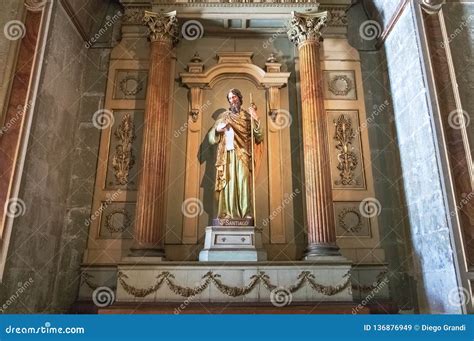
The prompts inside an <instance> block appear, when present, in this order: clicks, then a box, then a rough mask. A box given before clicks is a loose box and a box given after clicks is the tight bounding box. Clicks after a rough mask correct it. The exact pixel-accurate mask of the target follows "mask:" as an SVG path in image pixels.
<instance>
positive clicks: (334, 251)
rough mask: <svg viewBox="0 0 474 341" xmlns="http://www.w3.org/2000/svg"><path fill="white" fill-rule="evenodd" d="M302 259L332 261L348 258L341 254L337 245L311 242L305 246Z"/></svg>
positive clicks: (344, 260)
mask: <svg viewBox="0 0 474 341" xmlns="http://www.w3.org/2000/svg"><path fill="white" fill-rule="evenodd" d="M303 260H307V261H318V260H321V261H330V262H332V261H334V262H339V261H342V262H347V261H348V260H347V259H346V258H345V257H344V256H342V255H341V252H340V250H339V247H338V246H337V245H328V244H311V245H308V247H307V248H306V252H305V255H304V257H303Z"/></svg>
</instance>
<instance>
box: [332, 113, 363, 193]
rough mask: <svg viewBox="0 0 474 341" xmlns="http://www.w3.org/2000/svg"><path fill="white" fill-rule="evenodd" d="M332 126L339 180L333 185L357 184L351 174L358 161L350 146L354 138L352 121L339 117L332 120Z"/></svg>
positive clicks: (342, 116)
mask: <svg viewBox="0 0 474 341" xmlns="http://www.w3.org/2000/svg"><path fill="white" fill-rule="evenodd" d="M334 125H335V126H336V129H335V135H334V139H335V140H336V141H337V144H336V149H337V151H338V154H337V160H338V161H339V163H338V165H337V169H338V170H339V171H340V174H339V176H340V179H339V180H336V181H335V183H336V185H353V184H358V181H357V180H356V179H355V178H354V173H353V171H354V170H355V169H356V167H357V164H358V159H357V155H356V153H355V152H354V147H353V146H352V141H353V140H354V138H355V133H354V130H353V128H352V121H351V119H350V118H346V116H344V115H341V116H339V118H338V119H337V121H336V120H334Z"/></svg>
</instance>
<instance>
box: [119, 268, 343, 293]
mask: <svg viewBox="0 0 474 341" xmlns="http://www.w3.org/2000/svg"><path fill="white" fill-rule="evenodd" d="M220 277H221V276H220V275H219V274H215V273H213V272H212V271H209V272H208V273H206V274H205V275H204V276H203V277H202V281H201V283H200V284H199V285H198V286H196V287H194V288H190V287H183V286H180V285H178V284H176V283H175V282H174V278H175V277H174V275H173V274H171V273H170V272H168V271H163V272H161V273H160V274H158V276H156V279H157V281H156V283H155V284H153V285H151V286H150V287H148V288H135V287H133V286H131V285H129V284H127V282H126V281H125V279H127V278H128V276H127V275H126V274H124V273H123V272H119V273H118V280H119V283H120V285H121V286H122V288H123V289H124V290H125V291H126V292H127V293H128V294H130V295H132V296H134V297H145V296H148V295H150V294H152V293H154V292H156V291H158V290H159V289H160V288H161V286H162V285H163V283H166V285H167V286H168V288H169V289H170V290H171V291H172V292H173V293H175V294H177V295H180V296H182V297H190V296H195V295H199V294H200V293H202V292H203V291H204V290H205V289H206V288H207V287H208V286H209V285H210V284H211V283H212V284H214V285H215V286H216V288H217V289H218V290H219V291H220V292H221V293H223V294H224V295H227V296H230V297H238V296H244V295H247V294H248V293H250V292H251V291H252V290H253V289H254V288H255V287H256V286H257V284H259V283H262V284H263V286H264V287H265V288H266V289H267V290H269V291H273V290H275V289H277V288H278V287H277V286H276V285H274V284H272V283H271V282H270V277H268V275H266V274H265V272H263V271H261V272H259V273H258V274H256V275H253V276H252V277H250V282H249V283H248V284H247V285H245V286H243V287H232V286H229V285H226V284H224V283H222V281H221V280H220ZM343 278H345V280H344V282H342V283H341V284H338V285H336V286H332V285H322V284H319V283H317V282H316V281H315V277H314V275H313V274H312V273H311V272H309V271H303V272H301V273H300V274H299V275H298V277H297V280H296V283H295V284H293V285H290V286H289V287H287V288H283V289H282V290H286V291H288V292H290V293H294V292H296V291H298V290H299V289H300V288H302V287H303V285H304V284H305V283H306V282H307V283H308V284H309V286H310V287H311V288H312V289H313V290H315V291H317V292H319V293H320V294H323V295H326V296H333V295H336V294H338V293H340V292H342V291H343V290H345V289H346V288H347V287H348V286H349V285H350V273H349V272H348V273H346V274H345V275H344V276H343Z"/></svg>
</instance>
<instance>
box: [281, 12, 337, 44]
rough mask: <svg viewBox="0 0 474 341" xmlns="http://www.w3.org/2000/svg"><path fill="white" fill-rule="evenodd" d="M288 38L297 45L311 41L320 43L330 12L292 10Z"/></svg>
mask: <svg viewBox="0 0 474 341" xmlns="http://www.w3.org/2000/svg"><path fill="white" fill-rule="evenodd" d="M291 15H292V19H291V21H290V24H289V26H290V29H289V30H288V38H289V39H290V41H291V42H292V43H294V44H295V45H296V46H299V45H300V44H302V43H304V42H306V41H311V42H316V43H318V44H319V43H320V42H321V41H322V40H323V37H322V30H323V29H324V28H325V27H326V25H327V23H328V18H329V14H328V12H327V11H325V12H312V13H298V12H292V13H291Z"/></svg>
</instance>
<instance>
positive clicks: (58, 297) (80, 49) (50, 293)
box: [0, 2, 110, 313]
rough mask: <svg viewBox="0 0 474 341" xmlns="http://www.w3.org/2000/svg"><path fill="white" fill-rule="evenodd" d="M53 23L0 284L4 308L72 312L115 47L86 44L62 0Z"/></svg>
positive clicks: (22, 310) (54, 9) (0, 300)
mask: <svg viewBox="0 0 474 341" xmlns="http://www.w3.org/2000/svg"><path fill="white" fill-rule="evenodd" d="M50 25H51V26H50V31H49V36H48V41H47V45H46V50H45V56H44V60H43V70H42V75H41V79H40V84H39V89H38V96H37V104H36V107H35V109H34V117H33V122H32V129H31V134H30V140H29V144H28V151H27V154H26V161H25V168H24V172H23V174H22V182H21V187H20V193H19V197H20V198H21V199H22V200H24V202H25V204H26V211H25V214H24V215H23V216H21V217H19V218H17V219H15V221H14V224H13V228H12V237H11V242H10V248H9V254H8V257H7V263H6V268H5V275H4V281H3V283H2V284H1V286H0V302H1V303H2V304H4V303H7V306H6V309H2V310H4V312H6V313H32V312H35V313H38V312H45V313H50V312H66V311H68V309H69V308H70V306H71V304H72V303H73V302H74V301H75V300H76V297H77V292H78V286H79V281H80V271H79V269H80V264H81V262H82V257H83V252H84V249H85V246H86V241H87V236H88V227H87V225H86V224H85V221H86V219H87V218H88V217H90V214H91V212H90V210H91V204H92V194H93V189H94V181H95V171H96V163H97V153H98V147H99V136H100V130H99V129H97V128H96V127H95V126H94V125H93V123H92V116H93V114H94V113H95V112H96V111H97V110H99V109H100V108H102V106H103V99H104V92H105V86H106V80H107V78H106V75H107V70H108V59H109V58H108V56H109V52H110V50H109V49H87V48H86V46H85V42H84V40H83V38H82V37H81V36H80V35H79V33H78V31H77V30H76V28H75V27H74V25H73V24H72V22H71V21H70V19H69V18H68V15H67V14H66V12H65V10H64V8H63V7H62V5H61V4H60V3H59V2H55V3H54V5H53V9H52V17H51V22H50ZM20 289H21V290H20ZM19 291H21V292H19ZM4 307H5V306H4Z"/></svg>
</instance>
